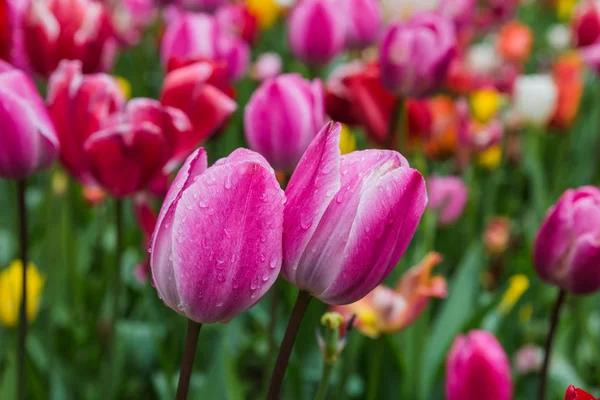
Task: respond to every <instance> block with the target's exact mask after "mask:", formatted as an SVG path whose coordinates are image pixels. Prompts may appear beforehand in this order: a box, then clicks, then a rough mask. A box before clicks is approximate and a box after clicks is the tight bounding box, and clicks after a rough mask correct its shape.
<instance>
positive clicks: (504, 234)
mask: <svg viewBox="0 0 600 400" xmlns="http://www.w3.org/2000/svg"><path fill="white" fill-rule="evenodd" d="M510 225H511V224H510V220H509V219H508V218H504V217H494V218H492V219H491V220H490V221H489V222H488V223H487V226H486V228H485V232H484V233H483V242H484V244H485V248H486V250H487V251H488V252H490V254H492V255H493V256H499V255H502V254H504V252H506V250H507V249H508V245H509V243H510V230H511V226H510Z"/></svg>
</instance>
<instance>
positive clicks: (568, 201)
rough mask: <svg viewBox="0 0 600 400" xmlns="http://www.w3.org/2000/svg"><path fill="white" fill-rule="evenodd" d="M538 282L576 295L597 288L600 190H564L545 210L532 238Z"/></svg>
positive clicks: (599, 269) (599, 243) (599, 271)
mask: <svg viewBox="0 0 600 400" xmlns="http://www.w3.org/2000/svg"><path fill="white" fill-rule="evenodd" d="M533 261H534V265H535V269H536V271H537V273H538V275H539V276H540V278H541V279H542V280H544V281H545V282H547V283H550V284H553V285H556V286H558V287H560V288H561V289H563V290H566V291H569V292H572V293H576V294H590V293H593V292H596V291H597V290H598V289H600V268H599V267H598V266H599V265H600V190H599V189H598V188H596V187H593V186H584V187H581V188H579V189H569V190H567V191H566V192H565V193H564V194H563V195H562V196H561V198H560V199H559V200H558V202H557V203H556V204H555V205H554V206H552V207H551V208H550V210H548V213H547V214H546V218H545V219H544V222H543V223H542V226H541V227H540V229H539V231H538V234H537V237H536V239H535V247H534V252H533Z"/></svg>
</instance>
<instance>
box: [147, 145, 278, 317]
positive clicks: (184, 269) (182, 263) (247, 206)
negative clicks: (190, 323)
mask: <svg viewBox="0 0 600 400" xmlns="http://www.w3.org/2000/svg"><path fill="white" fill-rule="evenodd" d="M206 166H207V161H206V153H205V152H204V150H203V149H199V150H197V151H196V152H194V153H193V154H192V155H191V156H190V157H189V158H188V159H187V161H186V162H185V164H184V166H183V167H182V168H181V170H180V171H179V173H178V174H177V177H176V178H175V180H174V182H173V184H172V186H171V188H170V189H169V192H168V194H167V197H166V199H165V202H164V203H163V206H162V208H161V210H160V214H159V216H158V222H157V224H156V229H155V231H154V235H153V240H152V249H151V256H150V257H151V260H150V262H151V266H152V276H153V279H154V283H155V286H156V290H157V291H158V294H159V296H160V297H161V298H162V300H163V302H164V303H165V304H166V305H167V306H168V307H170V308H172V309H173V310H175V311H176V312H178V313H179V314H181V315H183V316H185V317H187V318H189V319H191V320H194V321H196V322H199V323H212V322H227V321H229V320H230V319H232V318H233V317H235V316H236V315H237V314H239V313H241V312H243V311H245V310H247V309H249V308H250V307H252V306H253V305H254V304H255V303H256V302H258V301H259V300H260V299H261V297H262V296H263V295H264V294H265V293H266V292H267V291H268V290H269V288H270V287H271V286H272V285H273V283H275V280H276V279H277V276H278V274H279V270H280V268H281V259H282V248H281V240H282V220H283V203H284V199H285V196H284V194H283V191H282V190H281V188H280V186H279V183H277V180H276V179H275V174H274V172H273V169H272V168H271V167H270V166H269V164H268V163H267V162H266V160H265V159H264V158H262V157H261V156H260V155H259V154H257V153H254V152H252V151H250V150H246V149H238V150H236V151H234V152H233V153H231V155H229V157H227V158H224V159H221V160H219V161H217V162H216V163H215V164H214V165H213V166H212V167H210V168H209V169H207V168H206Z"/></svg>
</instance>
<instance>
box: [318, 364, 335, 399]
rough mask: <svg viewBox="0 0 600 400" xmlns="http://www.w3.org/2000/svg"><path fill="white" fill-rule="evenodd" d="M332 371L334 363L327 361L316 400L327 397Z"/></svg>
mask: <svg viewBox="0 0 600 400" xmlns="http://www.w3.org/2000/svg"><path fill="white" fill-rule="evenodd" d="M332 372H333V363H328V362H325V365H324V366H323V373H322V374H321V382H320V383H319V389H318V390H317V395H316V396H315V400H325V399H327V389H328V388H329V378H330V377H331V373H332Z"/></svg>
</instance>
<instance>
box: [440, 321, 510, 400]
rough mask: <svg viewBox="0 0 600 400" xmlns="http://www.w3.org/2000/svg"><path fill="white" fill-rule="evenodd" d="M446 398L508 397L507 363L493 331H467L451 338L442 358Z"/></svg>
mask: <svg viewBox="0 0 600 400" xmlns="http://www.w3.org/2000/svg"><path fill="white" fill-rule="evenodd" d="M446 399H447V400H481V399H486V400H511V399H512V378H511V375H510V365H509V363H508V358H507V357H506V353H505V352H504V349H503V348H502V346H501V345H500V343H499V342H498V340H496V338H495V337H494V335H492V334H491V333H489V332H487V331H471V332H469V333H468V334H467V335H465V336H458V337H457V338H456V339H455V340H454V343H453V344H452V347H451V348H450V352H449V354H448V358H447V359H446Z"/></svg>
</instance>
